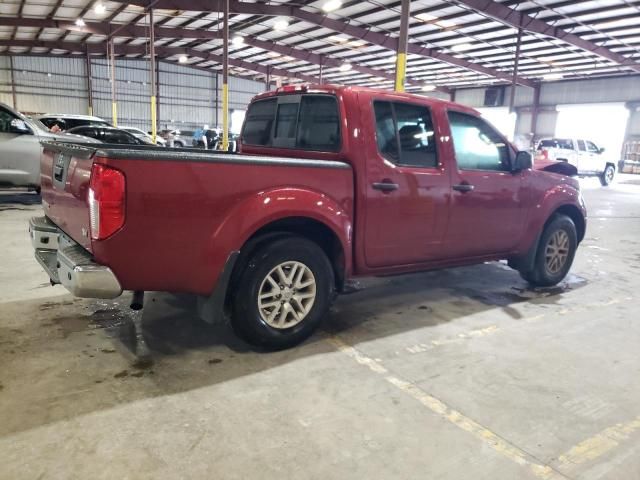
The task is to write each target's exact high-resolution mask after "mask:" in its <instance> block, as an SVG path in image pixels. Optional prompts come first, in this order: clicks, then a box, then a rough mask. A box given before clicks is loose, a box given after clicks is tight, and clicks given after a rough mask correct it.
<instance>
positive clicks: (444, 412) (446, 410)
mask: <svg viewBox="0 0 640 480" xmlns="http://www.w3.org/2000/svg"><path fill="white" fill-rule="evenodd" d="M328 341H329V342H330V343H331V344H332V345H333V346H334V347H336V348H337V349H338V350H339V351H340V352H342V353H344V354H345V355H347V356H348V357H350V358H352V359H353V360H355V361H356V362H358V363H359V364H360V365H363V366H365V367H368V368H369V369H370V370H371V371H372V372H375V373H377V374H379V375H381V376H382V377H383V378H384V379H385V380H386V381H387V382H388V383H390V384H391V385H393V386H394V387H396V388H398V389H399V390H401V391H403V392H404V393H406V394H407V395H409V396H411V397H413V398H414V399H415V400H417V401H418V402H420V403H421V404H422V405H424V406H425V407H427V408H428V409H429V410H431V411H432V412H433V413H435V414H436V415H438V416H439V417H440V418H443V419H444V420H446V421H448V422H450V423H452V424H453V425H455V426H457V427H458V428H460V429H462V430H464V431H466V432H469V433H471V434H472V435H473V436H475V437H476V438H478V439H480V440H481V441H482V442H484V443H485V444H486V445H488V446H489V447H491V448H492V449H493V450H495V451H496V452H498V453H500V454H501V455H503V456H504V457H506V458H508V459H510V460H512V461H514V462H515V463H517V464H518V465H522V466H524V467H526V468H527V469H528V470H529V471H530V472H531V473H532V474H533V475H534V476H535V477H536V478H539V479H543V480H556V479H566V478H567V477H565V476H564V475H562V474H561V473H559V472H558V471H556V470H554V469H553V468H551V467H550V466H548V465H544V464H542V463H539V462H538V461H537V460H536V459H535V458H533V457H532V456H531V455H530V454H528V453H527V452H525V451H524V450H522V449H520V448H518V447H516V446H515V445H512V444H510V443H509V442H507V441H505V440H504V439H502V438H501V437H499V436H498V435H497V434H495V433H493V432H492V431H491V430H489V429H487V428H486V427H483V426H482V425H480V424H479V423H477V422H475V421H474V420H472V419H470V418H468V417H466V416H464V415H463V414H462V413H460V412H458V411H457V410H454V409H452V408H450V407H448V406H447V405H446V404H445V403H443V402H442V401H440V400H438V399H437V398H435V397H433V396H431V395H429V394H428V393H427V392H425V391H424V390H422V389H421V388H419V387H417V386H416V385H414V384H412V383H410V382H407V381H405V380H402V379H400V378H398V377H396V376H394V375H392V374H391V373H390V372H389V370H388V369H387V368H386V367H384V366H383V365H382V364H380V363H379V362H377V361H376V360H374V359H373V358H370V357H368V356H367V355H365V354H363V353H362V352H360V351H359V350H357V349H355V348H354V347H352V346H351V345H349V344H347V343H345V342H344V341H342V340H341V339H340V338H338V337H336V336H332V337H330V338H328Z"/></svg>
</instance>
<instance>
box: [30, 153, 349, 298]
mask: <svg viewBox="0 0 640 480" xmlns="http://www.w3.org/2000/svg"><path fill="white" fill-rule="evenodd" d="M43 145H44V154H43V158H42V165H41V167H42V168H41V171H42V198H43V207H44V210H45V215H46V216H47V217H48V219H49V220H51V221H52V222H53V223H54V224H55V225H57V226H58V227H59V228H60V229H61V230H62V231H63V232H64V233H65V234H66V235H67V236H68V237H70V238H71V239H73V241H75V242H77V243H78V244H79V245H81V246H82V247H83V248H84V249H85V250H87V251H88V252H90V253H91V254H92V256H93V258H94V259H95V261H96V262H97V263H99V264H101V265H106V266H108V267H110V268H111V269H112V270H113V271H114V272H115V273H116V275H117V276H118V279H119V281H120V283H121V285H122V287H123V289H125V290H161V291H173V292H190V293H196V294H202V295H206V294H209V293H211V290H212V289H213V286H214V285H215V282H216V280H217V278H218V275H219V273H220V271H221V269H222V266H223V265H224V262H225V261H226V258H225V257H226V256H227V255H228V252H230V251H233V250H237V249H239V248H240V247H241V246H242V244H243V243H244V242H245V241H246V240H247V238H248V236H250V234H251V232H255V231H257V230H258V229H260V228H261V227H262V226H263V225H265V224H267V223H268V222H269V221H270V220H273V219H278V218H281V217H282V216H283V214H285V213H286V216H287V217H295V216H296V215H302V213H303V210H302V206H301V202H306V203H305V205H306V208H305V209H304V214H305V215H306V216H308V215H309V211H308V204H309V201H310V200H313V202H314V205H315V208H316V210H317V212H318V216H319V217H320V215H323V216H324V215H331V218H334V219H335V223H336V228H341V226H344V225H345V222H347V223H348V222H350V220H351V218H352V208H353V188H354V187H353V173H352V170H351V167H350V166H349V165H348V164H347V163H343V162H339V161H325V160H309V159H301V158H286V157H267V156H259V155H241V154H226V153H212V152H204V151H197V150H192V149H163V148H158V147H154V146H148V147H147V146H135V147H132V146H125V145H105V144H102V145H98V146H96V145H95V144H93V145H88V144H85V145H82V144H74V145H72V144H66V143H52V142H46V143H44V144H43ZM93 163H99V164H103V165H107V166H109V167H112V168H115V169H118V170H120V171H121V172H122V173H123V174H124V176H125V179H126V204H125V205H126V220H125V222H124V226H123V227H122V228H121V229H120V230H119V231H117V232H116V233H115V234H113V235H112V236H110V237H109V238H106V239H104V240H92V239H91V235H90V233H89V232H90V228H89V207H88V202H87V195H88V190H89V181H90V176H91V168H92V164H93ZM346 228H347V229H348V227H346Z"/></svg>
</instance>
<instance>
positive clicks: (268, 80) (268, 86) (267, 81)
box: [264, 65, 271, 92]
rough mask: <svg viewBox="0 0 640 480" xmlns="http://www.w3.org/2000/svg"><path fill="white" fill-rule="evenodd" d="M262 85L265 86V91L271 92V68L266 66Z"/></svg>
mask: <svg viewBox="0 0 640 480" xmlns="http://www.w3.org/2000/svg"><path fill="white" fill-rule="evenodd" d="M264 83H265V86H266V90H265V91H267V92H268V91H269V90H271V66H269V65H267V75H266V77H265V79H264Z"/></svg>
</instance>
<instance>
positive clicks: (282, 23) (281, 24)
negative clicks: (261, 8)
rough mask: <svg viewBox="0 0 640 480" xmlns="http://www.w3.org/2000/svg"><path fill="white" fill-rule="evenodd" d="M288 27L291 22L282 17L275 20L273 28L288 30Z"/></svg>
mask: <svg viewBox="0 0 640 480" xmlns="http://www.w3.org/2000/svg"><path fill="white" fill-rule="evenodd" d="M287 28H289V22H288V21H287V20H286V19H284V18H281V19H279V20H276V21H275V22H273V29H274V30H279V31H280V30H286V29H287Z"/></svg>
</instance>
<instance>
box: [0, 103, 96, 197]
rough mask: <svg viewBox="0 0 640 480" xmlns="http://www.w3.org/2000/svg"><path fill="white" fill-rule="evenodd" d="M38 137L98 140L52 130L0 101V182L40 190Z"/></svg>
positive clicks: (2, 184) (69, 140)
mask: <svg viewBox="0 0 640 480" xmlns="http://www.w3.org/2000/svg"><path fill="white" fill-rule="evenodd" d="M41 140H53V141H55V140H58V141H65V142H74V143H100V142H99V141H98V140H94V139H92V138H87V137H82V136H80V135H72V134H68V133H52V132H50V131H49V129H48V128H47V127H45V126H44V125H43V124H42V123H40V122H39V121H38V120H33V119H30V118H28V117H25V116H24V115H22V114H21V113H18V112H16V111H15V110H14V109H12V108H11V107H10V106H9V105H5V104H4V103H0V186H3V187H28V188H31V189H34V190H36V191H40V156H41V154H42V146H41V145H40V141H41Z"/></svg>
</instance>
